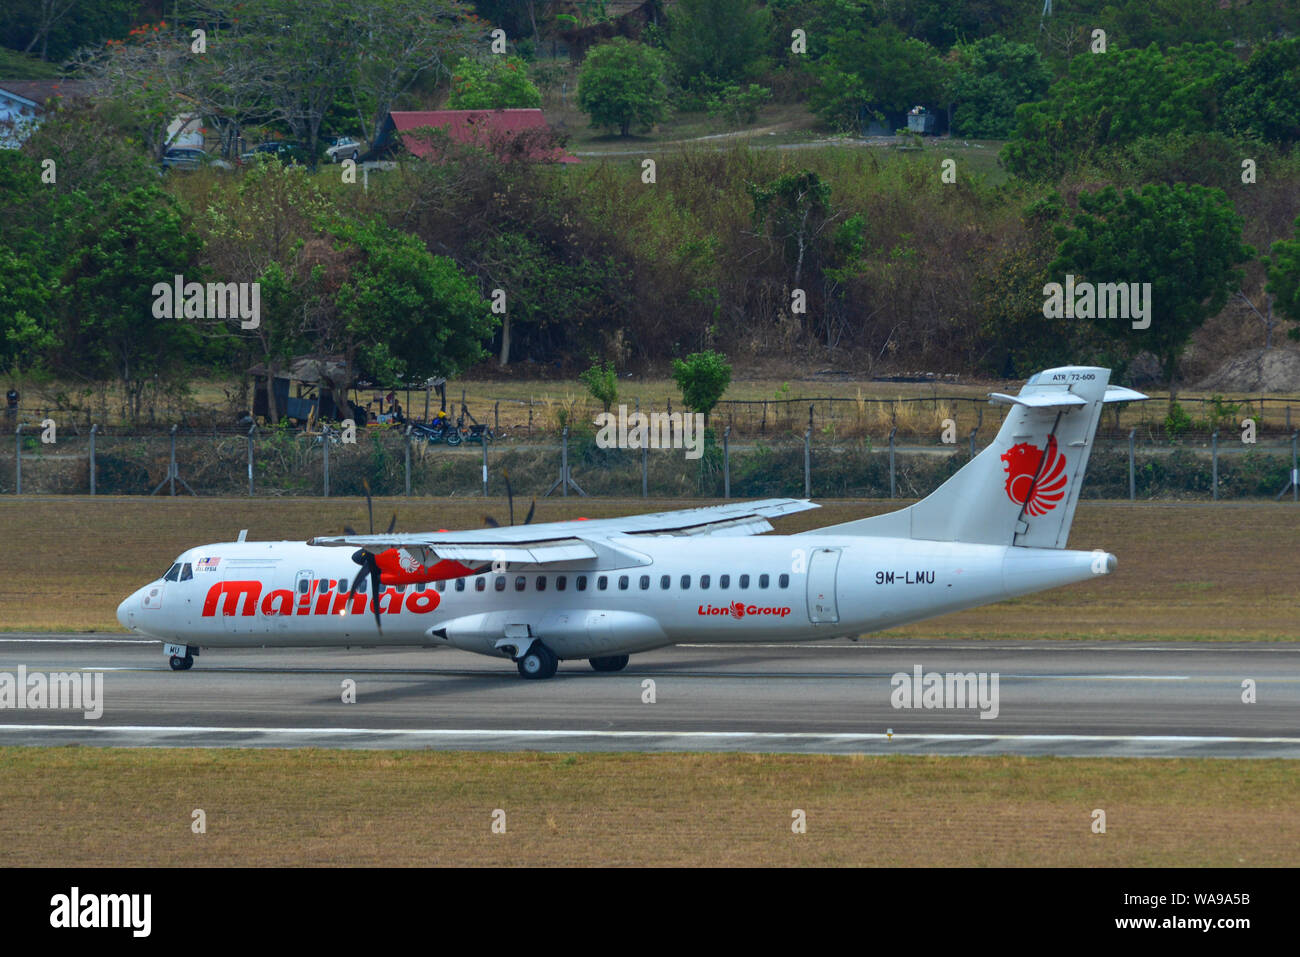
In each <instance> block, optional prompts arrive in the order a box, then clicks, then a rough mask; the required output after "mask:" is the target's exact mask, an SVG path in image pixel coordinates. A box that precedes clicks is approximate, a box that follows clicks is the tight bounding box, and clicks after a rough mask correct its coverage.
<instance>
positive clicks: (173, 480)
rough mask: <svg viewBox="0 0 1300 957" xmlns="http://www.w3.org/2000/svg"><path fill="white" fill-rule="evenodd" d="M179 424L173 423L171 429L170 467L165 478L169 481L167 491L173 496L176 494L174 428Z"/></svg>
mask: <svg viewBox="0 0 1300 957" xmlns="http://www.w3.org/2000/svg"><path fill="white" fill-rule="evenodd" d="M178 428H180V426H179V425H173V426H172V431H171V467H170V469H169V470H168V473H167V480H168V482H170V483H171V489H170V491H169V492H168V494H169V495H171V496H172V497H173V498H175V496H176V430H177V429H178Z"/></svg>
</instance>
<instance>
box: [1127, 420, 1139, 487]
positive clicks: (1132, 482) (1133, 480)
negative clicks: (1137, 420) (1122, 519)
mask: <svg viewBox="0 0 1300 957" xmlns="http://www.w3.org/2000/svg"><path fill="white" fill-rule="evenodd" d="M1135 435H1137V429H1129V430H1128V500H1129V501H1130V502H1131V501H1133V500H1134V499H1136V498H1137V476H1136V474H1135V473H1134V471H1133V436H1135Z"/></svg>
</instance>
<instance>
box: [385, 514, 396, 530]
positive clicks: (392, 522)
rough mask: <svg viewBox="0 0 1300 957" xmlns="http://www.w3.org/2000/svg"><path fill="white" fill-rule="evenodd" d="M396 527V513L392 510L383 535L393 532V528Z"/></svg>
mask: <svg viewBox="0 0 1300 957" xmlns="http://www.w3.org/2000/svg"><path fill="white" fill-rule="evenodd" d="M396 527H397V513H396V512H394V513H393V517H392V518H390V519H389V520H388V530H387V531H386V532H384V534H385V535H391V534H393V529H395V528H396Z"/></svg>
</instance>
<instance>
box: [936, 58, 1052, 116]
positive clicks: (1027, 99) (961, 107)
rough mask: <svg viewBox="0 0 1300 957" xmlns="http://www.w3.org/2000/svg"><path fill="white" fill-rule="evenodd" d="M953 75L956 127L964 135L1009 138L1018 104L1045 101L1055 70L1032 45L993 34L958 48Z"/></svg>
mask: <svg viewBox="0 0 1300 957" xmlns="http://www.w3.org/2000/svg"><path fill="white" fill-rule="evenodd" d="M959 51H960V59H959V61H958V66H957V73H956V76H955V77H954V79H953V89H952V96H953V99H954V100H955V101H956V102H957V104H958V105H957V108H956V110H955V111H954V112H953V128H954V131H955V132H958V133H960V134H961V135H962V136H974V137H980V138H984V139H1006V138H1007V137H1008V136H1010V135H1011V130H1012V127H1013V126H1014V123H1015V113H1016V107H1017V106H1019V105H1020V104H1021V103H1031V102H1033V101H1035V100H1039V99H1042V97H1043V94H1045V93H1046V92H1047V88H1048V85H1049V84H1050V83H1051V79H1052V77H1051V73H1050V71H1049V70H1048V69H1047V67H1046V66H1044V65H1043V62H1042V60H1041V59H1040V58H1039V56H1038V50H1037V49H1035V48H1034V47H1033V46H1032V45H1031V44H1028V43H1012V42H1011V41H1009V40H1007V39H1006V38H1005V37H1001V36H991V37H985V38H984V39H982V40H976V41H975V42H974V43H972V44H969V45H967V46H963V47H959Z"/></svg>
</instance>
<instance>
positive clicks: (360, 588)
mask: <svg viewBox="0 0 1300 957" xmlns="http://www.w3.org/2000/svg"><path fill="white" fill-rule="evenodd" d="M358 577H360V576H358ZM369 584H370V577H369V576H366V577H363V578H361V581H359V582H358V583H357V587H356V591H357V592H358V593H359V594H362V595H364V594H365V593H366V586H367V585H369Z"/></svg>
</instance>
